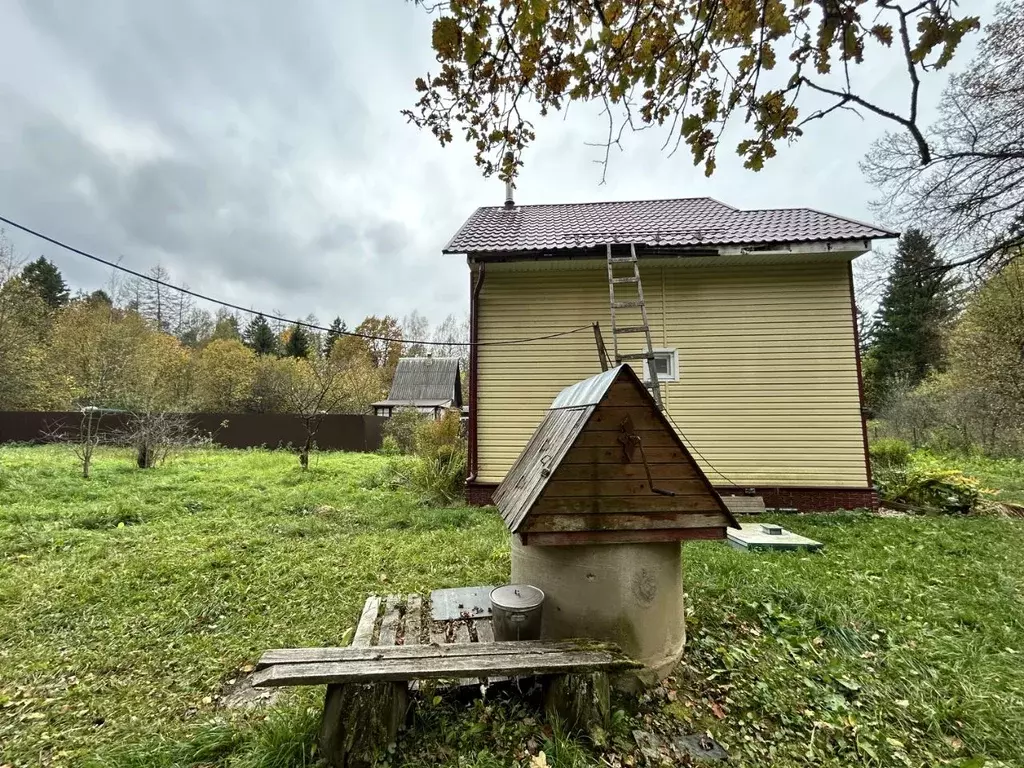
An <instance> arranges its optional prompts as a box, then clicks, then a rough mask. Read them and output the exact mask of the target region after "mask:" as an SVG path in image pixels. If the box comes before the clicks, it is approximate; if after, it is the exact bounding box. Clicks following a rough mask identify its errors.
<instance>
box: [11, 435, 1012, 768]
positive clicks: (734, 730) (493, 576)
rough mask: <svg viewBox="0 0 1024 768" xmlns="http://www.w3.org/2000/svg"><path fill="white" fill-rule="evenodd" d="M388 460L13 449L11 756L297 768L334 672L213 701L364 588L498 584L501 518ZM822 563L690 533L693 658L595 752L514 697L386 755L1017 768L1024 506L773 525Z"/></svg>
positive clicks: (318, 633)
mask: <svg viewBox="0 0 1024 768" xmlns="http://www.w3.org/2000/svg"><path fill="white" fill-rule="evenodd" d="M384 466H385V460H384V459H382V458H381V457H377V456H369V455H357V454H325V455H320V456H319V457H317V459H316V462H315V466H314V467H313V468H311V469H310V471H309V472H306V473H303V472H301V471H300V470H299V467H298V462H297V461H296V459H295V457H294V456H293V455H290V454H286V453H270V452H264V451H247V452H241V451H237V452H235V451H223V450H210V451H197V452H192V453H188V454H186V455H184V456H179V457H176V458H173V459H172V460H171V461H170V462H169V463H168V464H167V465H165V466H162V467H159V468H157V469H154V470H148V471H140V470H137V469H135V468H134V467H133V466H132V464H131V461H130V457H129V456H128V455H127V454H123V453H117V452H104V453H103V454H102V455H101V456H100V457H99V458H98V460H97V462H96V465H95V470H94V477H93V479H92V480H88V481H85V480H82V479H81V478H79V477H77V476H76V473H75V467H74V461H73V458H72V457H71V456H70V454H68V453H67V452H64V451H62V450H61V449H59V448H52V447H48V448H22V447H0V665H2V666H0V765H11V766H21V765H80V764H86V765H89V764H91V765H101V766H139V767H140V768H141V766H157V767H158V768H161V767H170V766H196V767H198V766H236V767H237V768H242V767H243V766H245V767H247V768H252V767H253V766H263V767H265V768H270V766H280V767H281V768H284V767H285V766H302V765H309V764H311V763H312V762H313V760H314V757H315V752H314V744H315V730H316V726H317V720H318V714H319V713H318V710H317V707H318V706H319V699H320V697H321V696H322V689H304V690H294V691H290V692H288V693H287V694H286V695H284V696H283V697H282V699H281V700H280V701H279V703H278V704H277V705H275V706H274V707H272V708H270V709H269V710H262V711H255V712H253V711H227V710H223V709H221V708H219V707H218V695H219V694H220V692H221V691H222V689H223V686H224V684H225V683H226V682H227V681H228V680H233V679H236V678H237V677H238V675H239V671H240V670H242V669H243V668H245V667H246V665H248V664H251V663H252V662H253V661H254V660H255V659H256V658H257V656H258V655H259V654H260V652H261V651H262V650H264V649H266V648H269V647H280V646H287V645H322V644H337V643H339V642H342V641H343V639H344V638H345V634H346V631H347V630H348V629H349V628H350V627H351V626H352V625H353V624H354V622H355V619H356V617H357V614H358V611H359V608H360V607H361V605H362V602H363V600H364V598H365V597H366V595H367V594H369V593H371V592H378V593H382V592H383V593H387V592H415V591H423V592H425V591H428V590H430V589H434V588H437V587H446V586H458V585H469V584H484V583H491V582H500V581H502V580H504V579H505V578H506V577H507V574H508V569H509V559H508V558H509V555H508V545H507V538H506V534H505V531H504V528H503V525H502V523H501V521H500V519H499V518H498V517H497V515H496V514H495V512H494V511H493V510H487V509H473V508H468V507H458V508H451V509H429V508H425V507H423V506H421V505H420V504H419V503H418V501H417V499H416V498H415V497H414V496H413V495H412V494H410V493H408V492H406V491H401V490H393V489H389V488H387V487H384V486H380V485H379V484H378V483H375V482H373V478H374V477H375V476H377V475H379V474H380V473H381V471H382V470H383V469H384ZM777 519H779V520H780V521H781V522H782V523H783V524H784V525H786V526H787V527H789V528H791V529H793V530H796V531H797V532H799V533H802V534H805V535H809V536H812V537H814V538H817V539H820V540H822V541H824V542H825V543H826V549H825V551H824V553H823V554H820V555H813V556H812V555H801V554H773V555H750V554H745V553H742V552H738V551H735V550H732V549H729V548H728V547H725V546H723V545H721V544H717V543H711V542H709V543H700V544H687V545H686V547H685V550H684V559H685V562H686V573H685V579H686V583H687V590H688V600H689V603H688V621H689V624H688V631H689V642H688V650H687V656H686V659H685V661H684V664H683V665H681V666H680V668H679V670H678V674H677V675H676V676H675V678H673V679H672V680H670V681H669V682H668V683H667V684H666V685H665V686H662V687H660V688H658V689H656V690H654V691H653V692H651V693H648V694H646V695H644V696H643V697H641V698H640V699H630V698H623V699H621V700H619V701H618V702H617V706H618V707H619V708H620V709H621V712H620V713H619V714H618V716H617V718H616V723H617V725H616V728H615V729H614V732H613V733H611V734H609V735H608V738H607V740H605V741H604V742H603V743H601V744H593V743H587V742H583V741H574V740H572V739H565V738H557V737H556V736H555V735H554V734H553V732H552V730H551V728H550V725H549V724H547V723H546V722H545V721H544V719H543V716H542V715H541V714H540V713H539V712H537V711H534V710H533V709H531V708H530V707H529V706H528V705H526V704H517V703H515V702H511V701H510V702H502V701H497V702H495V701H490V702H483V703H482V702H479V701H477V702H469V703H465V702H460V701H457V700H455V699H454V698H452V697H449V696H444V697H440V698H439V699H435V698H432V697H431V698H428V699H426V700H423V701H420V702H419V703H418V704H417V706H416V709H415V711H414V714H413V720H412V724H411V727H410V730H409V731H408V733H407V735H406V736H405V737H404V738H403V739H402V740H401V741H400V743H399V745H398V748H397V751H396V752H395V753H394V754H393V755H392V756H391V757H390V762H391V763H392V764H393V765H415V766H427V765H439V764H441V765H453V766H454V765H458V766H481V767H483V766H504V765H509V766H512V765H516V766H518V765H523V764H525V762H526V758H527V757H528V756H527V754H526V753H525V750H526V749H527V747H535V746H539V747H541V748H544V749H545V751H546V753H547V756H548V760H549V761H550V762H551V763H552V764H553V765H557V766H570V765H580V766H582V765H593V766H616V765H629V764H631V763H630V761H631V760H634V759H635V756H634V755H632V754H630V753H631V752H634V751H635V747H634V746H633V745H632V742H631V740H630V738H629V732H630V729H631V728H633V727H637V726H638V725H639V726H640V727H645V728H653V729H656V730H657V729H660V730H664V731H666V732H668V731H671V730H672V729H676V730H679V731H681V732H687V733H690V732H694V731H698V730H705V729H706V730H709V731H710V732H711V733H712V734H713V735H714V736H715V737H716V738H717V739H718V740H719V741H720V742H722V743H723V744H725V745H726V746H727V748H728V749H729V750H730V752H731V753H732V755H733V761H732V764H739V765H751V766H755V765H756V766H762V765H768V764H771V765H775V766H811V765H850V764H863V765H879V766H881V765H908V766H917V765H921V766H924V765H937V764H948V765H974V766H977V765H980V764H981V763H980V762H979V761H977V760H975V761H974V762H971V760H972V758H985V759H986V760H988V761H989V762H988V763H987V764H988V765H993V764H998V763H1002V764H1005V765H1022V764H1024V640H1022V637H1024V562H1022V560H1024V558H1022V556H1021V552H1024V524H1022V523H1021V522H1020V521H1011V520H1005V519H999V518H952V517H946V518H941V517H913V518H878V517H874V516H870V515H866V514H863V515H856V514H850V515H813V516H812V515H808V516H780V517H779V518H777Z"/></svg>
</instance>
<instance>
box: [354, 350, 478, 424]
mask: <svg viewBox="0 0 1024 768" xmlns="http://www.w3.org/2000/svg"><path fill="white" fill-rule="evenodd" d="M399 408H415V409H416V410H417V411H419V412H420V413H422V414H424V415H426V416H430V417H432V418H435V419H439V418H441V416H442V415H443V414H444V412H445V411H446V410H447V409H449V408H457V409H459V410H460V411H461V410H462V372H461V361H460V360H459V359H458V358H457V357H429V356H428V357H403V358H400V359H399V361H398V367H397V368H396V369H395V378H394V379H393V380H392V382H391V391H390V392H388V398H387V400H380V401H378V402H376V403H374V404H373V412H374V414H376V415H377V416H385V417H390V416H391V415H392V414H393V413H394V411H395V410H397V409H399Z"/></svg>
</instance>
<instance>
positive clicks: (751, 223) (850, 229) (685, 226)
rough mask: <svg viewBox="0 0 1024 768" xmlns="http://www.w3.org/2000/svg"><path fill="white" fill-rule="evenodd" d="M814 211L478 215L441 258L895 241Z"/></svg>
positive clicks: (677, 209) (594, 209)
mask: <svg viewBox="0 0 1024 768" xmlns="http://www.w3.org/2000/svg"><path fill="white" fill-rule="evenodd" d="M897 236H898V233H896V232H891V231H889V230H887V229H882V228H880V227H876V226H873V225H871V224H866V223H864V222H861V221H856V220H854V219H848V218H845V217H842V216H836V215H834V214H830V213H824V212H822V211H818V210H815V209H813V208H776V209H766V210H747V211H744V210H740V209H738V208H733V207H732V206H729V205H726V204H725V203H722V202H719V201H718V200H714V199H713V198H710V197H690V198H680V199H674V200H636V201H626V202H608V203H560V204H552V205H517V206H512V207H509V208H506V207H504V206H491V207H483V208H478V209H477V210H476V211H475V212H474V213H473V214H472V215H471V216H470V217H469V219H468V220H467V221H466V223H465V224H463V226H462V227H461V228H460V229H459V231H458V232H456V233H455V236H454V237H452V239H451V240H450V241H449V242H448V244H447V245H446V246H445V248H444V250H443V252H444V253H498V252H523V251H565V250H577V249H589V248H594V247H598V246H603V245H605V244H606V243H634V244H636V245H641V246H648V247H666V248H671V247H682V248H687V247H714V246H728V245H769V244H783V243H801V242H830V241H840V240H871V239H880V238H889V237H897Z"/></svg>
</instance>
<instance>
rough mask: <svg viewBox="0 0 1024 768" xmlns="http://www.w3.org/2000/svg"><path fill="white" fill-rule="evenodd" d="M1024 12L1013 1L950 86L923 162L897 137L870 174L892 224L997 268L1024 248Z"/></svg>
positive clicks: (912, 144) (877, 153)
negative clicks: (914, 230)
mask: <svg viewBox="0 0 1024 768" xmlns="http://www.w3.org/2000/svg"><path fill="white" fill-rule="evenodd" d="M1022 115H1024V4H1022V3H1020V2H1016V3H1003V4H1001V5H999V6H998V8H997V11H996V19H995V21H994V22H993V23H991V24H989V25H988V26H987V27H986V28H985V37H984V39H983V40H982V41H981V44H980V46H979V49H978V54H977V56H976V57H975V58H974V60H973V61H972V62H971V63H970V65H969V66H968V67H967V69H966V70H965V71H964V72H963V73H961V74H957V75H954V76H952V77H951V78H950V81H949V85H948V87H947V88H946V90H945V91H944V93H943V94H942V99H941V101H940V103H939V116H938V119H937V120H936V121H935V123H933V124H932V125H931V126H929V127H928V128H927V129H926V130H925V131H924V134H923V136H924V139H925V141H926V142H927V144H928V146H929V147H931V153H930V155H929V158H928V159H929V161H930V162H927V163H922V162H921V158H920V156H919V152H918V147H917V142H916V141H915V140H914V137H912V136H911V135H909V134H907V133H906V132H894V133H887V134H886V135H885V136H884V137H883V138H882V139H881V140H879V141H878V142H877V143H876V144H875V145H874V147H873V148H872V150H871V152H870V153H869V154H868V156H867V158H866V159H865V160H864V163H863V168H864V171H865V173H866V175H867V177H868V179H869V180H871V181H872V182H873V183H874V184H875V185H876V186H878V188H879V189H880V190H881V192H882V197H881V198H880V199H879V200H877V201H876V207H877V209H878V210H879V211H880V212H881V213H882V214H883V215H884V216H885V218H886V219H887V220H888V221H891V222H892V223H894V224H896V225H899V226H905V225H908V224H914V225H917V226H922V227H924V228H925V229H926V230H927V231H928V232H930V233H931V234H932V235H934V236H935V237H936V238H938V240H939V242H940V243H942V244H943V245H944V246H945V247H946V248H947V249H956V250H957V251H959V255H958V257H957V259H956V260H955V265H957V264H958V265H963V264H970V263H973V262H991V261H993V260H995V261H998V260H999V259H1002V258H1005V257H1008V256H1010V255H1012V254H1014V253H1016V249H1019V248H1020V247H1021V246H1024V118H1022Z"/></svg>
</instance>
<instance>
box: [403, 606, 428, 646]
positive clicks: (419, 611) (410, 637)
mask: <svg viewBox="0 0 1024 768" xmlns="http://www.w3.org/2000/svg"><path fill="white" fill-rule="evenodd" d="M422 633H423V598H421V597H420V596H419V595H409V597H408V598H406V601H405V634H404V635H403V638H402V642H403V645H419V644H421V643H422V642H423V640H422V639H421V635H422Z"/></svg>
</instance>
